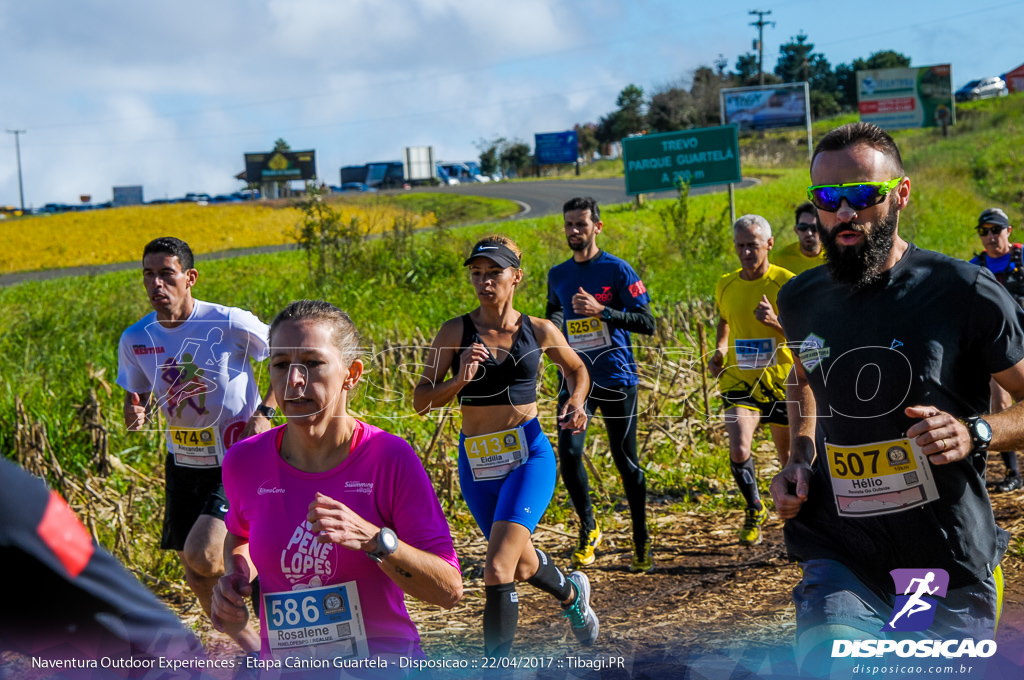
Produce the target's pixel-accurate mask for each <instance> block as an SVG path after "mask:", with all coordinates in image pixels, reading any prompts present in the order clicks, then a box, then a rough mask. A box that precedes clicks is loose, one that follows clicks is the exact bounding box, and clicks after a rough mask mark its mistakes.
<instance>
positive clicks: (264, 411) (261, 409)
mask: <svg viewBox="0 0 1024 680" xmlns="http://www.w3.org/2000/svg"><path fill="white" fill-rule="evenodd" d="M256 413H257V414H259V415H261V416H263V417H264V418H266V419H267V420H270V419H271V418H273V417H274V414H275V413H277V409H275V408H270V407H269V406H267V405H266V404H260V405H259V406H257V407H256Z"/></svg>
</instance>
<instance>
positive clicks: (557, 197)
mask: <svg viewBox="0 0 1024 680" xmlns="http://www.w3.org/2000/svg"><path fill="white" fill-rule="evenodd" d="M756 183H757V180H753V179H745V180H743V181H742V182H741V183H740V184H738V185H737V186H738V187H740V188H745V187H749V186H753V185H754V184H756ZM432 190H433V191H438V189H437V188H435V189H432ZM440 190H441V191H445V192H450V193H461V194H469V195H471V196H487V197H490V198H508V199H511V200H513V201H516V202H517V203H519V204H520V205H522V206H523V207H524V210H523V212H521V213H520V214H519V215H517V216H516V217H541V216H544V215H560V214H561V212H562V204H563V203H565V201H566V200H567V199H569V198H572V197H573V196H593V197H594V198H596V199H597V202H598V204H600V205H608V204H614V203H626V202H628V201H634V200H636V199H635V198H634V197H633V196H627V195H626V182H625V180H624V179H623V178H621V177H609V178H602V179H575V178H574V179H557V180H541V181H537V182H497V183H486V184H460V185H458V186H453V187H442V188H441V189H440ZM726 191H728V187H727V186H726V185H717V186H705V187H693V188H692V189H690V194H692V195H697V194H710V193H718V192H726ZM674 194H675V192H674V191H662V192H658V193H656V194H653V197H654V198H671V197H672V196H673V195H674Z"/></svg>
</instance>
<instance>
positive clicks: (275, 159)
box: [245, 150, 316, 183]
mask: <svg viewBox="0 0 1024 680" xmlns="http://www.w3.org/2000/svg"><path fill="white" fill-rule="evenodd" d="M314 179H316V152H315V151H313V150H310V151H270V152H268V153H247V154H245V180H246V181H247V182H253V183H260V182H289V181H291V180H314Z"/></svg>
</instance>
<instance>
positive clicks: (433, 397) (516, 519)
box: [413, 236, 598, 657]
mask: <svg viewBox="0 0 1024 680" xmlns="http://www.w3.org/2000/svg"><path fill="white" fill-rule="evenodd" d="M521 257H522V256H521V254H520V252H519V248H518V247H516V245H515V243H513V242H512V240H511V239H508V238H506V237H504V236H489V237H487V238H484V239H482V240H481V241H479V242H478V243H477V244H476V245H475V246H474V247H473V250H472V252H471V253H470V255H469V257H468V258H466V262H465V264H466V266H468V267H469V274H470V281H471V282H472V284H473V287H474V288H475V289H476V295H477V299H478V300H479V301H480V306H479V307H477V308H476V309H474V310H473V311H472V312H470V313H469V314H465V315H463V316H460V317H456V318H454V319H451V320H449V321H447V322H445V324H444V325H443V326H441V330H440V331H438V333H437V337H435V338H434V342H433V344H432V345H431V348H430V354H429V356H428V358H427V362H426V363H427V367H426V368H425V369H424V371H423V376H422V377H421V378H420V381H419V384H418V385H417V386H416V391H415V392H414V395H413V404H414V406H415V408H416V411H417V412H418V413H420V414H426V413H428V412H429V411H430V410H431V409H435V408H442V407H443V406H445V405H446V404H448V403H449V402H450V401H451V400H452V399H453V398H455V397H458V399H459V404H460V406H461V410H462V433H461V435H460V437H459V483H460V486H461V488H462V495H463V497H464V498H465V499H466V504H467V505H468V506H469V509H470V511H471V512H472V513H473V518H474V519H475V520H476V523H477V525H478V526H479V527H480V529H481V530H482V531H483V532H484V536H485V537H486V538H487V558H486V562H485V565H484V585H485V588H484V589H485V592H486V597H487V599H486V603H485V605H484V652H485V654H486V655H487V656H488V657H501V656H508V655H509V653H510V652H511V649H512V641H513V639H514V637H515V633H516V626H517V623H518V620H519V605H518V596H517V595H516V590H515V582H516V581H527V582H528V583H530V584H531V585H533V586H536V587H537V588H540V589H541V590H543V591H545V592H547V593H550V594H551V595H554V596H555V597H556V598H558V600H559V601H560V602H561V603H562V607H563V611H564V616H566V617H567V618H568V619H569V623H570V626H571V628H572V631H573V633H574V634H575V636H576V638H577V639H578V640H579V641H580V642H581V643H583V644H591V643H593V641H594V640H595V639H596V638H597V633H598V620H597V616H596V615H595V614H594V612H593V610H591V608H590V583H589V581H588V580H587V577H586V575H585V574H583V572H574V573H572V574H570V575H569V577H568V578H566V577H565V576H564V575H563V574H562V572H561V571H559V570H558V568H557V567H555V566H554V563H553V562H552V560H551V557H550V556H549V555H547V554H546V553H544V552H543V551H540V550H537V549H535V548H534V546H533V541H532V538H531V536H532V534H533V530H534V529H535V528H536V527H537V523H538V522H539V521H540V518H541V516H543V514H544V511H545V510H546V509H547V506H548V503H550V502H551V496H552V494H553V493H554V489H555V479H556V476H557V463H556V459H555V454H554V451H553V450H552V448H551V442H550V441H549V440H548V438H547V436H546V435H545V434H544V432H543V431H542V430H541V426H540V423H539V421H538V419H537V375H538V371H539V368H540V355H541V354H542V353H543V354H546V355H547V356H548V358H549V359H550V360H551V361H552V362H554V363H555V364H556V365H557V366H558V367H559V369H560V370H561V371H562V375H564V376H565V378H566V383H567V384H568V389H569V391H570V393H571V396H570V398H569V400H568V401H567V402H566V404H565V406H564V408H563V409H562V411H561V413H559V415H558V420H559V427H561V428H563V429H570V430H572V431H573V432H580V431H582V430H583V428H584V427H585V426H586V422H587V416H586V412H585V411H584V410H583V404H584V402H585V400H586V397H587V393H588V391H589V390H590V379H589V378H588V376H587V371H586V368H585V367H584V366H583V363H582V361H580V359H579V356H578V355H577V354H576V353H575V352H574V351H573V350H572V349H571V348H570V347H569V345H568V343H567V342H566V340H565V337H564V336H563V335H562V333H561V331H560V330H559V329H558V328H557V327H556V326H555V325H554V324H552V323H551V322H550V321H548V320H546V319H540V318H536V317H530V316H527V315H526V314H522V313H520V312H517V311H516V310H515V309H514V308H513V304H512V298H513V295H514V293H515V289H516V286H517V285H519V283H520V282H521V281H522V280H523V270H522V269H521V268H520V264H521ZM449 370H451V373H452V376H451V377H449V378H448V379H447V380H446V379H445V377H446V376H447V375H448V372H449Z"/></svg>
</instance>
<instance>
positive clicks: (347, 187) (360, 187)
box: [338, 182, 377, 191]
mask: <svg viewBox="0 0 1024 680" xmlns="http://www.w3.org/2000/svg"><path fill="white" fill-rule="evenodd" d="M338 189H339V190H340V191H376V190H377V189H376V188H375V187H371V186H367V185H366V184H365V183H363V182H345V183H344V184H342V185H341V186H340V187H338Z"/></svg>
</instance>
